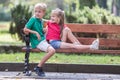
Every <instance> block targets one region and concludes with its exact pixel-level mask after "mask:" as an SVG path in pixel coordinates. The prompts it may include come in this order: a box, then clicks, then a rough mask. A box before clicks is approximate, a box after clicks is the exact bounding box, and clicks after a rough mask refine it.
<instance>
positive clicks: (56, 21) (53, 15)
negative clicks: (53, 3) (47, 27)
mask: <svg viewBox="0 0 120 80" xmlns="http://www.w3.org/2000/svg"><path fill="white" fill-rule="evenodd" d="M50 19H51V22H52V23H57V24H58V23H59V22H60V19H59V17H58V16H57V14H55V13H52V14H51V18H50Z"/></svg>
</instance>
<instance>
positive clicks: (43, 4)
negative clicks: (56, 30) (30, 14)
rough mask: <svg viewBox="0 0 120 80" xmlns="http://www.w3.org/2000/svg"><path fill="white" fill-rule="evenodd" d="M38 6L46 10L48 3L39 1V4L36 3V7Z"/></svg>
mask: <svg viewBox="0 0 120 80" xmlns="http://www.w3.org/2000/svg"><path fill="white" fill-rule="evenodd" d="M36 7H39V8H40V9H41V10H43V11H44V12H45V11H46V8H47V5H46V4H45V3H37V4H35V6H34V9H35V8H36Z"/></svg>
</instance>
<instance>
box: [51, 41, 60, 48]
mask: <svg viewBox="0 0 120 80" xmlns="http://www.w3.org/2000/svg"><path fill="white" fill-rule="evenodd" d="M49 43H50V44H51V46H52V47H53V48H54V49H59V48H60V45H61V41H60V40H50V41H49Z"/></svg>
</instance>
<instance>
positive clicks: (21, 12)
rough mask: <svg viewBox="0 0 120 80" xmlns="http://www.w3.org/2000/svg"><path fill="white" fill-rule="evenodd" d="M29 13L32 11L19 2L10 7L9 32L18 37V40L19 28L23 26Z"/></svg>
mask: <svg viewBox="0 0 120 80" xmlns="http://www.w3.org/2000/svg"><path fill="white" fill-rule="evenodd" d="M31 15H32V12H31V11H30V9H29V7H27V6H22V5H21V4H18V5H17V6H16V7H14V8H12V9H11V17H12V21H11V24H10V29H9V32H10V34H11V35H12V36H13V37H14V38H17V37H18V38H19V40H22V36H21V33H20V30H21V29H22V28H24V26H25V24H26V22H27V21H28V20H29V18H30V17H31Z"/></svg>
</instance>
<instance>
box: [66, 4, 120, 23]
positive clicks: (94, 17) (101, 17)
mask: <svg viewBox="0 0 120 80" xmlns="http://www.w3.org/2000/svg"><path fill="white" fill-rule="evenodd" d="M66 16H67V22H75V21H76V23H84V24H87V23H89V24H120V23H119V21H120V18H119V17H116V16H114V15H113V14H111V13H110V12H109V11H107V10H105V9H103V8H99V7H98V6H95V7H93V9H90V8H89V7H84V9H80V10H78V11H77V12H74V13H72V14H71V15H69V14H67V15H66ZM69 16H70V17H71V19H70V20H69V18H70V17H69ZM74 19H77V20H74ZM71 20H73V21H71Z"/></svg>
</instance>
